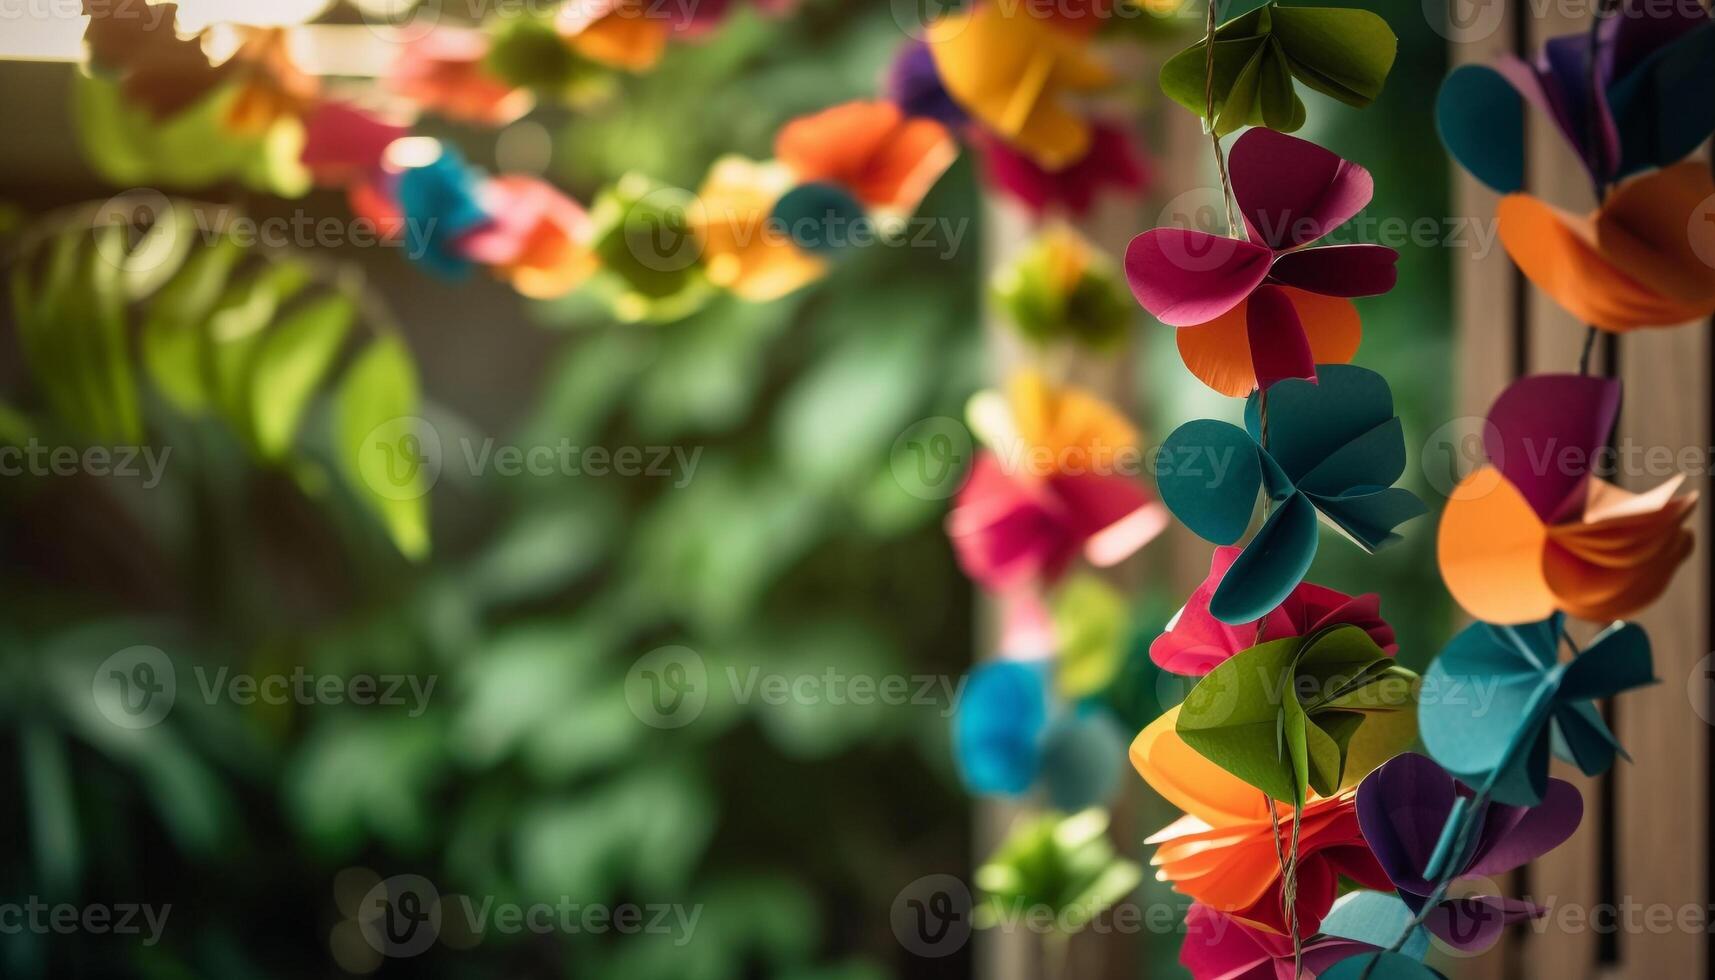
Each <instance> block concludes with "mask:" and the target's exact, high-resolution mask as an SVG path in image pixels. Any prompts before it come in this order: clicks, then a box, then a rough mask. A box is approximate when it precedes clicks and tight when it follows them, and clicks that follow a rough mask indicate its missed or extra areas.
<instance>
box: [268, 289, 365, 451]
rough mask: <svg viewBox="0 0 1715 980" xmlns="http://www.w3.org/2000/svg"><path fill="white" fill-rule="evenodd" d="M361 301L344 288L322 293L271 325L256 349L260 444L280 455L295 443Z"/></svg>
mask: <svg viewBox="0 0 1715 980" xmlns="http://www.w3.org/2000/svg"><path fill="white" fill-rule="evenodd" d="M356 316H357V304H356V303H355V302H354V301H353V300H352V298H351V297H350V296H348V295H346V294H344V293H330V294H328V295H325V296H320V297H317V298H316V299H313V300H311V301H310V302H308V303H306V304H305V305H303V306H301V307H299V308H298V309H296V310H293V311H292V312H291V313H289V314H287V315H286V317H285V318H283V319H282V320H280V322H279V323H278V324H276V325H275V327H274V328H273V330H271V331H269V333H268V334H267V336H266V338H265V339H263V340H262V342H261V346H260V347H259V349H258V350H257V351H256V357H255V363H254V365H253V366H252V367H251V377H250V384H249V397H250V419H251V425H252V433H253V436H254V438H255V442H256V448H257V450H258V452H260V453H261V455H262V457H263V458H264V459H279V458H280V457H282V456H284V455H285V453H286V451H287V450H288V449H290V448H291V445H292V440H293V439H294V438H295V437H296V436H297V433H298V425H299V423H300V422H301V421H302V419H303V415H304V408H305V406H306V405H308V404H309V401H310V396H311V395H312V394H314V393H315V390H316V388H317V386H318V385H320V384H321V382H322V379H323V378H324V377H326V376H327V373H328V370H329V369H330V368H331V367H332V366H333V362H334V358H335V357H337V356H338V355H339V351H340V345H341V344H343V343H344V342H345V338H346V335H347V334H348V333H349V332H350V330H351V324H352V321H353V320H354V319H356Z"/></svg>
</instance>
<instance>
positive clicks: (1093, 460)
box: [947, 373, 1167, 592]
mask: <svg viewBox="0 0 1715 980" xmlns="http://www.w3.org/2000/svg"><path fill="white" fill-rule="evenodd" d="M1009 396H1010V397H1009V398H1008V399H1002V398H1001V397H1000V396H999V395H997V394H994V393H992V392H991V393H985V394H983V395H979V396H978V397H977V398H975V399H972V404H971V409H970V414H971V416H972V418H971V422H972V428H973V430H974V431H975V432H976V433H977V435H978V436H979V437H980V438H981V439H982V440H983V441H984V442H985V443H986V444H987V445H988V447H989V448H988V450H986V451H982V452H979V453H978V454H977V456H976V461H975V464H974V465H973V467H972V471H971V477H970V480H969V482H967V483H966V484H965V486H964V488H963V489H962V490H961V491H960V492H959V496H958V498H957V500H956V501H955V503H954V506H953V510H952V511H951V513H949V514H948V515H947V534H948V537H950V538H951V539H952V541H953V550H954V552H955V553H956V554H957V556H958V559H959V564H960V566H961V567H962V568H963V569H964V570H965V574H967V575H969V576H970V577H971V578H972V579H974V580H975V581H977V582H978V583H979V584H981V585H982V586H984V587H985V588H987V589H990V590H992V591H996V592H1005V591H1008V590H1010V589H1012V588H1015V587H1018V586H1022V585H1029V584H1043V583H1052V582H1054V581H1056V580H1058V579H1059V578H1060V576H1061V575H1062V574H1063V573H1064V572H1065V570H1066V568H1067V566H1068V565H1070V564H1071V562H1072V559H1073V558H1075V557H1077V556H1078V555H1079V554H1082V555H1083V556H1084V558H1085V559H1086V560H1088V561H1089V562H1090V563H1091V564H1093V565H1097V566H1108V565H1114V564H1118V563H1119V562H1121V561H1124V560H1125V559H1126V558H1128V557H1130V556H1131V555H1132V554H1133V553H1135V552H1136V551H1137V550H1138V549H1139V548H1141V547H1143V546H1144V545H1145V544H1148V543H1149V542H1150V541H1152V540H1154V538H1155V536H1156V535H1158V534H1160V533H1161V531H1162V530H1163V529H1164V528H1165V527H1166V523H1167V514H1166V511H1165V510H1164V509H1163V508H1162V506H1161V504H1160V503H1159V502H1158V501H1156V500H1154V499H1153V498H1152V497H1151V496H1150V494H1149V492H1148V491H1147V490H1146V489H1145V488H1144V486H1143V485H1142V484H1141V483H1139V482H1138V481H1137V480H1134V479H1132V478H1131V476H1129V475H1128V474H1127V473H1126V472H1124V470H1125V469H1126V463H1127V461H1128V460H1131V459H1132V458H1134V454H1136V453H1137V452H1139V450H1138V449H1137V432H1136V430H1135V429H1133V428H1132V427H1131V425H1130V423H1128V422H1126V420H1125V418H1124V417H1123V416H1121V415H1120V414H1119V412H1118V411H1117V410H1115V409H1114V408H1113V407H1112V406H1110V405H1108V404H1107V403H1105V402H1103V401H1102V400H1101V399H1099V398H1096V397H1095V396H1094V395H1091V394H1090V393H1088V392H1086V391H1083V390H1081V389H1078V388H1064V389H1056V388H1051V387H1049V385H1048V384H1047V383H1046V382H1045V381H1044V380H1043V379H1042V378H1041V377H1040V376H1039V375H1036V374H1033V373H1023V374H1020V375H1018V376H1016V377H1015V378H1014V379H1013V381H1012V383H1011V385H1010V386H1009Z"/></svg>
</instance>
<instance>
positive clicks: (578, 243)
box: [458, 176, 597, 299]
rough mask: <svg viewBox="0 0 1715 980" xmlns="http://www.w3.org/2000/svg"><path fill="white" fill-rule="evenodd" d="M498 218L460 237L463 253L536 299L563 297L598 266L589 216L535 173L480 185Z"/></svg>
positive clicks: (484, 201) (489, 209) (485, 206)
mask: <svg viewBox="0 0 1715 980" xmlns="http://www.w3.org/2000/svg"><path fill="white" fill-rule="evenodd" d="M481 198H482V204H483V210H484V212H486V213H488V214H491V215H493V216H494V220H493V221H492V222H491V223H489V224H487V225H484V226H482V227H480V228H478V229H477V230H476V231H474V232H471V233H470V234H468V235H466V236H464V237H463V238H461V239H460V240H459V242H458V249H459V251H460V252H461V253H463V254H464V255H465V257H467V258H469V259H471V260H472V261H475V262H480V263H482V264H483V265H487V266H492V267H493V268H494V272H495V274H496V275H498V276H500V278H502V279H504V280H506V281H507V282H509V283H511V284H512V287H513V288H514V289H516V290H518V291H519V292H520V293H522V294H524V295H525V296H529V297H531V298H533V299H551V298H553V297H556V296H564V295H565V294H566V293H569V292H571V291H572V290H573V289H575V288H577V287H578V286H579V285H580V284H581V283H583V281H584V280H586V279H588V278H589V277H590V274H591V273H593V272H595V270H596V265H597V262H596V259H595V254H594V253H593V252H592V251H591V250H590V237H591V233H592V226H591V224H590V219H589V215H587V214H585V213H584V209H583V208H581V207H579V206H578V204H577V202H576V201H573V200H572V199H571V198H569V197H567V196H566V195H565V194H563V193H561V192H560V191H559V189H558V188H556V187H554V186H553V185H552V184H549V183H547V182H546V181H543V180H541V179H539V178H536V177H529V176H501V177H495V178H494V179H492V180H490V181H488V182H487V183H485V184H484V185H482V187H481Z"/></svg>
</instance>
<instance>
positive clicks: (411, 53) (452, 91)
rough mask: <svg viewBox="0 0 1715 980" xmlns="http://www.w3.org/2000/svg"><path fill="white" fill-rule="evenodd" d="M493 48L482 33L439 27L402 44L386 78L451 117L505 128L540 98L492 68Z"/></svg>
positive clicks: (408, 96)
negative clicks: (499, 74)
mask: <svg viewBox="0 0 1715 980" xmlns="http://www.w3.org/2000/svg"><path fill="white" fill-rule="evenodd" d="M572 6H582V5H581V4H574V5H572ZM489 47H490V43H489V39H488V36H487V35H485V34H483V33H482V32H481V31H477V30H468V29H463V28H456V27H445V26H439V27H436V28H435V29H434V30H432V31H430V32H428V33H427V34H424V35H423V36H421V37H418V38H413V39H412V40H409V41H407V42H405V44H404V45H402V46H401V47H400V49H399V56H398V57H397V58H395V59H394V61H393V65H392V66H391V67H390V68H389V69H388V73H387V76H386V78H385V79H384V82H385V84H386V86H387V87H388V88H389V89H390V90H392V91H393V92H394V93H396V94H398V95H400V96H403V97H404V98H406V99H409V100H410V101H412V102H414V103H416V104H417V105H418V106H421V107H422V108H424V109H428V110H430V111H432V112H436V113H439V114H441V115H443V116H446V117H447V118H448V119H456V120H458V121H460V122H468V123H475V124H477V125H483V126H504V125H506V124H507V123H509V122H512V121H513V120H515V119H517V118H518V117H519V116H522V115H524V113H526V112H529V111H530V109H531V107H532V106H533V105H535V101H536V100H535V99H534V98H533V97H532V96H531V95H530V93H529V92H528V91H526V90H524V89H521V88H517V87H514V86H513V85H511V84H509V83H507V82H506V81H504V80H502V79H500V78H499V77H497V76H496V75H494V73H493V72H491V71H489V69H488V66H487V64H486V60H487V58H488V52H489Z"/></svg>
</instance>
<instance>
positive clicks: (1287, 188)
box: [1125, 11, 1399, 396]
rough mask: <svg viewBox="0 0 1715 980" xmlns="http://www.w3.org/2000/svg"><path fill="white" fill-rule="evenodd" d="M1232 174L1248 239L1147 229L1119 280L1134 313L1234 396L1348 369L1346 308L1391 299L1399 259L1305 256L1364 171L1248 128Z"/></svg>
mask: <svg viewBox="0 0 1715 980" xmlns="http://www.w3.org/2000/svg"><path fill="white" fill-rule="evenodd" d="M1356 12H1357V11H1354V13H1356ZM1372 16H1373V15H1372ZM1230 169H1231V172H1232V184H1233V194H1234V196H1235V197H1236V198H1237V200H1238V206H1239V210H1240V212H1241V213H1242V214H1243V215H1244V222H1245V228H1246V231H1247V232H1248V235H1249V238H1248V239H1247V240H1243V241H1241V240H1238V239H1233V238H1226V237H1223V236H1220V235H1212V234H1209V233H1208V232H1203V231H1195V230H1192V229H1186V228H1156V229H1153V230H1151V231H1146V232H1144V233H1143V234H1141V235H1139V236H1137V237H1136V238H1134V239H1132V241H1131V244H1130V245H1129V246H1128V247H1127V248H1126V253H1125V271H1126V279H1127V280H1128V281H1129V282H1130V283H1131V291H1132V294H1133V295H1135V296H1136V297H1137V301H1138V302H1139V303H1140V304H1142V305H1143V308H1144V309H1146V310H1148V311H1149V312H1150V313H1151V314H1153V315H1154V316H1155V317H1156V319H1158V320H1160V321H1161V322H1162V323H1166V324H1169V325H1171V326H1175V327H1179V328H1180V330H1179V331H1178V340H1179V353H1180V356H1181V357H1182V358H1184V360H1185V366H1186V367H1187V368H1189V369H1190V371H1191V373H1192V374H1194V375H1196V376H1197V378H1198V379H1199V380H1201V381H1202V382H1203V383H1204V384H1206V385H1208V386H1209V387H1211V388H1214V389H1215V390H1216V391H1219V392H1221V393H1222V394H1226V395H1234V396H1242V395H1245V394H1248V393H1249V392H1250V391H1251V390H1253V389H1255V388H1256V387H1257V386H1258V385H1259V384H1260V385H1261V386H1262V387H1265V388H1266V387H1268V386H1269V385H1272V384H1274V383H1275V382H1276V381H1279V380H1281V379H1284V378H1306V379H1310V378H1314V377H1315V376H1316V365H1317V364H1343V363H1345V362H1346V361H1349V360H1351V359H1352V355H1353V354H1355V353H1357V350H1358V339H1359V336H1360V335H1361V333H1362V329H1361V326H1360V324H1359V321H1358V311H1357V308H1356V307H1354V306H1353V305H1352V303H1351V300H1350V297H1354V296H1375V295H1378V294H1380V293H1385V292H1387V291H1388V290H1390V289H1392V288H1393V285H1394V280H1395V278H1396V277H1397V272H1396V270H1395V269H1394V262H1395V260H1396V259H1398V257H1399V255H1398V253H1397V252H1395V251H1394V250H1393V249H1391V248H1387V247H1385V246H1381V245H1326V246H1314V247H1307V246H1311V245H1312V243H1313V242H1315V241H1316V240H1317V239H1319V238H1322V237H1323V236H1325V235H1327V234H1328V233H1329V232H1331V231H1333V230H1334V229H1335V228H1337V227H1339V226H1340V225H1341V224H1342V223H1344V222H1345V221H1346V220H1347V219H1349V218H1351V217H1352V216H1353V215H1355V214H1357V213H1358V212H1359V211H1361V210H1362V209H1363V207H1364V205H1366V204H1368V203H1369V201H1370V194H1371V191H1372V190H1373V188H1374V182H1373V181H1372V180H1371V178H1370V174H1369V171H1367V170H1365V169H1364V168H1362V167H1359V166H1357V165H1355V164H1352V163H1348V162H1347V161H1345V160H1342V159H1340V158H1339V157H1337V156H1335V155H1334V154H1332V153H1330V152H1328V151H1327V150H1325V149H1323V148H1322V147H1320V146H1317V145H1316V144H1314V143H1311V142H1309V141H1307V140H1301V139H1298V138H1297V137H1294V136H1284V135H1282V134H1280V133H1276V132H1273V131H1272V130H1267V129H1253V130H1251V131H1249V132H1247V133H1245V134H1244V135H1243V136H1241V137H1239V139H1238V140H1237V142H1235V143H1234V144H1233V151H1232V158H1231V168H1230Z"/></svg>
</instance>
